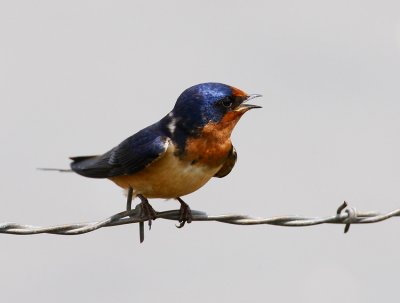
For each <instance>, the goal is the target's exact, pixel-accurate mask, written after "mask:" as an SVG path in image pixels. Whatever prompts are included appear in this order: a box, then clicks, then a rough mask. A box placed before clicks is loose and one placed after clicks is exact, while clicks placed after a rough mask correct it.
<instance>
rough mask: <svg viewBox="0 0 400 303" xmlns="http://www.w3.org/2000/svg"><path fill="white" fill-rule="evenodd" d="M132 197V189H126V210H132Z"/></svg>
mask: <svg viewBox="0 0 400 303" xmlns="http://www.w3.org/2000/svg"><path fill="white" fill-rule="evenodd" d="M132 197H133V188H132V187H129V189H128V196H127V198H126V210H127V211H130V210H132Z"/></svg>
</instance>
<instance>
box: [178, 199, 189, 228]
mask: <svg viewBox="0 0 400 303" xmlns="http://www.w3.org/2000/svg"><path fill="white" fill-rule="evenodd" d="M176 199H177V200H178V201H179V203H180V204H181V208H180V209H179V225H177V226H176V227H178V228H182V227H183V226H185V223H186V222H187V223H191V222H192V211H191V210H190V207H189V205H187V204H186V203H185V201H183V200H182V199H181V198H179V197H178V198H176Z"/></svg>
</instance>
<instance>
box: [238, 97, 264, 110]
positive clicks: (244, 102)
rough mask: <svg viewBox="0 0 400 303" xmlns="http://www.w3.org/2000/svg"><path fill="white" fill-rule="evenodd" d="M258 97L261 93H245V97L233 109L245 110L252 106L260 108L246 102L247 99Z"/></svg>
mask: <svg viewBox="0 0 400 303" xmlns="http://www.w3.org/2000/svg"><path fill="white" fill-rule="evenodd" d="M259 97H262V95H259V94H252V95H247V96H246V97H245V99H243V101H242V103H241V104H239V106H238V107H236V109H235V110H237V111H244V112H247V111H248V110H250V109H253V108H262V107H261V106H260V105H254V104H249V103H247V102H248V101H249V100H252V99H255V98H259Z"/></svg>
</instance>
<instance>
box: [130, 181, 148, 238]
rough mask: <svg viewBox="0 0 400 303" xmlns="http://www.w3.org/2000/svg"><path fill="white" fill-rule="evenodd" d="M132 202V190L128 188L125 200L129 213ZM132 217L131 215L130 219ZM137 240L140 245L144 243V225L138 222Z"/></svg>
mask: <svg viewBox="0 0 400 303" xmlns="http://www.w3.org/2000/svg"><path fill="white" fill-rule="evenodd" d="M132 200H133V188H132V187H129V188H128V196H127V199H126V210H127V211H131V210H132ZM132 216H133V215H131V217H132ZM139 239H140V243H142V242H143V241H144V223H143V222H139Z"/></svg>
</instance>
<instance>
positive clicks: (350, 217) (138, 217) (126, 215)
mask: <svg viewBox="0 0 400 303" xmlns="http://www.w3.org/2000/svg"><path fill="white" fill-rule="evenodd" d="M147 216H148V214H146V215H145V216H144V215H143V213H142V210H141V205H140V204H138V205H137V206H136V207H135V208H134V209H131V207H130V205H129V199H128V205H127V210H125V211H123V212H120V213H117V214H115V215H113V216H111V217H109V218H106V219H104V220H101V221H98V222H87V223H76V224H65V225H57V226H50V227H39V226H32V225H24V224H18V223H1V224H0V233H3V234H14V235H32V234H43V233H47V234H57V235H79V234H84V233H88V232H92V231H95V230H97V229H100V228H103V227H110V226H117V225H123V224H133V223H142V224H143V222H145V221H148V220H149V218H148V217H147ZM155 216H156V218H157V219H166V220H174V221H179V220H180V218H181V212H180V210H169V211H163V212H156V213H155ZM398 216H400V209H396V210H393V211H391V212H388V213H385V214H382V213H379V212H374V211H370V212H359V211H356V209H355V208H353V207H349V206H348V204H347V203H346V202H344V203H343V204H341V205H340V207H339V208H338V209H337V212H336V214H335V215H333V216H328V217H302V216H280V217H270V218H255V217H249V216H245V215H234V214H231V215H230V214H225V215H208V214H207V213H205V212H202V211H197V210H192V221H216V222H221V223H228V224H236V225H258V224H269V225H278V226H289V227H300V226H312V225H319V224H345V229H344V232H345V233H347V232H348V231H349V228H350V225H351V224H368V223H377V222H381V221H384V220H387V219H390V218H392V217H398ZM142 237H143V235H141V238H142ZM141 240H142V239H141Z"/></svg>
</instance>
